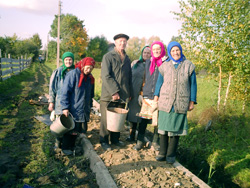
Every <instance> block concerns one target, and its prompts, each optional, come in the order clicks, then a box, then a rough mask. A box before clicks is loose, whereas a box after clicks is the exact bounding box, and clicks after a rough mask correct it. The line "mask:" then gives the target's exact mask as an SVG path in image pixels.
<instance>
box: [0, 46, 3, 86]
mask: <svg viewBox="0 0 250 188" xmlns="http://www.w3.org/2000/svg"><path fill="white" fill-rule="evenodd" d="M0 81H1V82H2V81H3V80H2V51H1V49H0Z"/></svg>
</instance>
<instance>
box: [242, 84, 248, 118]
mask: <svg viewBox="0 0 250 188" xmlns="http://www.w3.org/2000/svg"><path fill="white" fill-rule="evenodd" d="M244 94H245V96H244V100H243V104H242V114H243V115H244V114H245V106H246V101H247V87H246V88H245V91H244Z"/></svg>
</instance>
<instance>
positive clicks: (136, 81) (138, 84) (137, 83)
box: [128, 60, 145, 123]
mask: <svg viewBox="0 0 250 188" xmlns="http://www.w3.org/2000/svg"><path fill="white" fill-rule="evenodd" d="M135 63H137V67H136V68H135V69H134V68H132V84H133V96H134V97H133V99H132V100H131V101H130V102H129V112H128V121H130V122H133V123H137V122H140V121H141V118H139V117H138V116H136V114H137V113H139V112H140V110H141V106H140V105H139V103H138V97H139V94H140V92H141V88H142V84H143V80H144V73H145V63H144V62H138V60H135V61H133V62H132V66H133V65H134V64H135Z"/></svg>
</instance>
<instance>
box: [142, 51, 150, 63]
mask: <svg viewBox="0 0 250 188" xmlns="http://www.w3.org/2000/svg"><path fill="white" fill-rule="evenodd" d="M150 57H151V50H150V48H145V49H144V50H143V52H142V58H143V60H146V59H149V58H150Z"/></svg>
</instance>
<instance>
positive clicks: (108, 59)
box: [100, 34, 132, 151]
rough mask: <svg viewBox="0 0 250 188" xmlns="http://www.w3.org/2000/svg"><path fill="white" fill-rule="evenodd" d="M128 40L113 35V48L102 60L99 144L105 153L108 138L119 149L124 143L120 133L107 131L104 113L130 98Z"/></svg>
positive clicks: (122, 104)
mask: <svg viewBox="0 0 250 188" xmlns="http://www.w3.org/2000/svg"><path fill="white" fill-rule="evenodd" d="M128 39H129V36H127V35H125V34H117V35H115V36H114V40H115V48H114V49H113V50H112V51H110V52H108V53H106V54H105V55H104V56H103V59H102V68H101V78H102V93H101V100H100V110H101V126H100V143H101V146H102V148H103V149H104V150H105V151H106V150H111V146H110V145H109V136H110V141H111V144H113V145H116V146H119V147H122V146H124V143H123V142H121V141H120V140H119V138H120V132H111V131H109V130H108V129H107V117H106V111H107V107H108V105H109V106H115V107H124V106H125V103H124V102H128V100H129V99H131V97H132V96H131V95H132V71H131V61H130V59H129V57H128V56H127V55H126V52H125V48H126V46H127V41H128ZM110 101H112V102H110ZM114 101H115V102H114Z"/></svg>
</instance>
